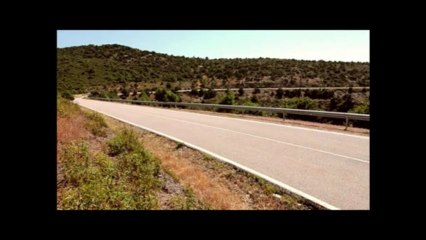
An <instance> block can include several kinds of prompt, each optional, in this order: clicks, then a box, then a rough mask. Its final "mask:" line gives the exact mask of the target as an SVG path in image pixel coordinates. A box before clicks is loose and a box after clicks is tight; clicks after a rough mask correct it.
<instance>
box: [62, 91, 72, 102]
mask: <svg viewBox="0 0 426 240" xmlns="http://www.w3.org/2000/svg"><path fill="white" fill-rule="evenodd" d="M61 96H62V97H63V98H65V99H68V100H71V101H72V100H74V96H73V95H72V94H71V93H69V92H68V91H65V92H63V93H62V94H61Z"/></svg>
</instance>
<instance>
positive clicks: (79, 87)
mask: <svg viewBox="0 0 426 240" xmlns="http://www.w3.org/2000/svg"><path fill="white" fill-rule="evenodd" d="M57 57H58V58H57V88H58V91H65V90H69V91H71V92H74V93H81V92H85V91H87V90H88V89H90V88H91V87H94V86H100V85H116V84H123V83H131V82H132V83H133V82H135V83H136V82H138V83H141V84H145V86H146V84H148V85H151V86H160V85H161V84H164V83H166V82H170V84H171V85H172V86H179V87H181V88H195V87H241V86H243V87H308V86H318V87H322V86H369V85H370V72H369V71H370V70H369V68H370V65H369V63H353V62H325V61H302V60H286V59H271V58H257V59H240V58H237V59H214V60H209V59H207V58H206V59H204V58H187V57H179V56H171V55H167V54H160V53H155V52H149V51H141V50H138V49H134V48H130V47H126V46H121V45H102V46H94V45H89V46H79V47H70V48H62V49H58V50H57Z"/></svg>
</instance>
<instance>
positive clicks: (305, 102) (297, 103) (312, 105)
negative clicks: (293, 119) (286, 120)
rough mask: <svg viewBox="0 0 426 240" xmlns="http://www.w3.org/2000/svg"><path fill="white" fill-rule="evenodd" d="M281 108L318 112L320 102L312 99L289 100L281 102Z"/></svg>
mask: <svg viewBox="0 0 426 240" xmlns="http://www.w3.org/2000/svg"><path fill="white" fill-rule="evenodd" d="M279 106H280V107H284V108H295V109H306V110H318V102H316V101H315V100H312V99H310V98H306V97H303V98H287V99H284V100H282V101H280V102H279Z"/></svg>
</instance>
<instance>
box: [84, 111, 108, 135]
mask: <svg viewBox="0 0 426 240" xmlns="http://www.w3.org/2000/svg"><path fill="white" fill-rule="evenodd" d="M86 117H87V119H88V121H87V122H86V127H87V129H88V130H89V131H90V132H91V133H92V134H93V135H95V136H100V137H106V131H105V128H106V127H107V124H106V123H105V120H104V118H103V117H102V116H101V115H100V114H99V113H88V114H86Z"/></svg>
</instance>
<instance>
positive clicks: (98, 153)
mask: <svg viewBox="0 0 426 240" xmlns="http://www.w3.org/2000/svg"><path fill="white" fill-rule="evenodd" d="M57 104H58V116H57V117H58V155H57V157H58V159H57V167H58V178H57V181H58V182H57V194H58V206H57V207H58V209H64V210H89V209H90V210H100V209H102V210H110V209H123V210H124V209H138V210H146V209H185V208H190V207H193V208H202V205H201V203H199V202H197V201H195V200H194V199H193V195H191V190H190V189H186V188H184V187H182V186H180V185H179V184H178V183H175V182H172V183H169V182H170V179H171V178H169V179H166V177H165V175H166V174H165V173H164V172H163V170H162V169H161V167H160V161H159V160H158V159H157V158H155V157H153V156H152V155H151V154H150V153H149V152H148V151H147V150H146V149H145V148H144V147H143V145H142V144H141V142H140V141H139V139H138V135H137V134H135V133H134V131H132V130H130V129H128V128H125V127H123V128H122V129H119V130H117V131H112V130H111V129H110V128H109V127H108V125H107V124H106V122H105V120H104V118H103V117H102V116H101V115H100V114H98V113H93V112H89V111H82V110H81V109H80V108H79V107H78V106H77V105H75V104H73V103H71V102H69V101H68V100H66V99H63V98H61V97H60V98H58V101H57ZM165 184H168V185H170V184H174V185H177V188H180V189H181V193H180V194H169V195H170V196H169V198H170V200H168V201H166V202H164V201H161V200H160V199H159V197H158V196H159V194H160V192H161V188H162V186H164V185H165ZM163 195H164V194H163Z"/></svg>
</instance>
